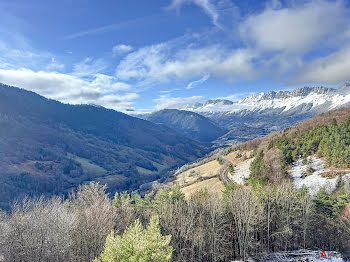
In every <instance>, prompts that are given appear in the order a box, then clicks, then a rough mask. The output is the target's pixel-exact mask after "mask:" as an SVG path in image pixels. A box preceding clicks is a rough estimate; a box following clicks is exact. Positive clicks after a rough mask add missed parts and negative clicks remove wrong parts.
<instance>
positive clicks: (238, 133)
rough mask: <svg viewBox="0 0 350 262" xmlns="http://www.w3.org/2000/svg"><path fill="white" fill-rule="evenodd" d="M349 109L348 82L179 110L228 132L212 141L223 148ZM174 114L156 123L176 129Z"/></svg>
mask: <svg viewBox="0 0 350 262" xmlns="http://www.w3.org/2000/svg"><path fill="white" fill-rule="evenodd" d="M346 106H350V84H349V83H345V84H344V85H343V86H342V87H340V88H338V89H335V88H327V87H323V86H315V87H302V88H297V89H295V90H292V91H270V92H268V93H260V94H254V95H251V96H248V97H246V98H244V99H241V100H238V101H230V100H226V99H214V100H208V101H207V102H205V103H193V104H188V105H186V106H184V107H183V108H180V109H181V110H182V111H189V112H192V113H196V114H199V115H202V116H203V117H206V118H208V120H211V122H212V123H213V124H215V126H216V128H219V129H221V130H226V133H225V134H223V135H221V136H219V133H216V134H217V135H218V136H217V137H216V138H215V139H213V140H212V141H211V142H212V143H213V144H215V145H216V146H223V145H229V144H233V143H237V142H244V141H247V140H250V139H253V138H256V137H261V136H264V135H266V134H268V133H271V132H274V131H279V130H282V129H284V128H287V127H289V126H292V125H295V124H297V123H299V122H301V121H303V120H305V119H308V118H310V117H313V116H316V115H318V114H320V113H323V112H327V111H329V110H333V109H337V108H340V107H346ZM171 113H173V114H175V115H176V114H178V111H171V112H169V111H167V117H166V118H164V119H163V120H162V119H160V118H157V119H156V122H158V123H163V124H165V125H168V126H169V127H171V126H173V125H174V123H169V121H171V120H169V119H172V118H174V117H173V116H170V114H171ZM158 114H163V113H157V112H155V113H152V114H151V116H150V117H149V120H151V121H153V117H152V115H158ZM182 114H185V113H184V112H183V113H182ZM191 128H193V130H196V129H198V126H190V127H188V128H187V129H186V131H184V130H181V129H179V128H178V129H177V130H178V131H179V132H181V133H182V134H184V135H187V136H188V134H191V132H190V130H189V129H191ZM189 137H191V136H189ZM213 137H214V136H213Z"/></svg>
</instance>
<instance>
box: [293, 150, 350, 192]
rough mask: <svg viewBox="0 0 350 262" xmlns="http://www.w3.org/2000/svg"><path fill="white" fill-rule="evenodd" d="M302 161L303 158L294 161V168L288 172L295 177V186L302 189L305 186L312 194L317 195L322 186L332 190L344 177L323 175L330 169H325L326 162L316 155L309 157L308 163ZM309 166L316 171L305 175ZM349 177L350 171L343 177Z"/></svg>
mask: <svg viewBox="0 0 350 262" xmlns="http://www.w3.org/2000/svg"><path fill="white" fill-rule="evenodd" d="M302 162H303V160H302V159H300V160H298V161H297V162H294V163H293V167H292V169H291V170H289V171H288V172H289V173H290V174H291V176H292V177H293V183H294V186H295V188H297V189H300V188H302V187H303V186H305V187H307V188H308V189H309V193H310V195H312V196H315V195H316V194H317V193H318V191H319V190H320V189H321V188H322V187H325V189H326V190H327V192H332V191H333V190H335V189H336V187H337V185H338V183H339V182H340V180H341V179H342V178H341V177H340V176H336V177H335V178H325V177H322V176H321V174H322V173H324V172H329V171H330V170H329V169H325V162H324V161H323V160H322V159H319V158H317V157H315V156H308V157H307V162H308V164H303V163H302ZM308 168H312V169H314V170H315V171H314V172H313V173H312V174H310V175H306V177H303V176H305V174H306V172H307V170H308ZM348 177H349V178H350V173H349V174H345V175H344V176H343V179H347V178H348Z"/></svg>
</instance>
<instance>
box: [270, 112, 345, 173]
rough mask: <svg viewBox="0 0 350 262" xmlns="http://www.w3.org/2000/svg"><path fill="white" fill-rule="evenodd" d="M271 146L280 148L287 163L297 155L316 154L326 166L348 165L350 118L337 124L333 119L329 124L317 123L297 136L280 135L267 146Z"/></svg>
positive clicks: (295, 158)
mask: <svg viewBox="0 0 350 262" xmlns="http://www.w3.org/2000/svg"><path fill="white" fill-rule="evenodd" d="M273 146H276V147H277V148H279V149H280V150H282V152H283V156H284V162H285V164H287V165H288V164H291V163H292V162H294V161H297V160H298V159H299V157H303V158H306V157H307V156H309V155H311V154H317V156H318V157H324V158H325V160H326V163H327V165H328V166H332V167H342V168H347V167H350V119H348V120H347V121H344V122H343V123H341V124H339V125H338V124H337V121H336V120H335V119H334V120H333V122H332V123H331V124H328V125H317V126H316V127H314V128H312V129H309V130H306V131H304V132H302V134H301V135H300V136H297V137H291V138H288V137H287V136H285V135H282V136H281V137H279V138H278V139H275V140H273V141H272V142H271V143H270V145H269V148H271V147H273Z"/></svg>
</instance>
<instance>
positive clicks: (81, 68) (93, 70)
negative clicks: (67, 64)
mask: <svg viewBox="0 0 350 262" xmlns="http://www.w3.org/2000/svg"><path fill="white" fill-rule="evenodd" d="M107 67H108V65H107V63H106V62H105V61H104V60H103V59H102V58H98V59H93V58H91V57H86V58H85V59H83V60H82V61H80V62H78V63H76V64H74V65H73V73H74V74H75V75H79V76H90V75H95V74H98V73H101V72H102V71H104V70H105V69H106V68H107Z"/></svg>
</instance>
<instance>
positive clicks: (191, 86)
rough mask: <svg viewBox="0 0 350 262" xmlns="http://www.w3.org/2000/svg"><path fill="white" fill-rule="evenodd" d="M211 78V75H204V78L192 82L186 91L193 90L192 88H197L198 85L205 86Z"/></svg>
mask: <svg viewBox="0 0 350 262" xmlns="http://www.w3.org/2000/svg"><path fill="white" fill-rule="evenodd" d="M209 77H210V74H206V75H204V76H203V77H202V78H200V79H198V80H195V81H192V82H190V83H189V84H188V85H187V86H186V89H192V88H194V87H195V86H197V85H201V84H203V83H204V82H205V81H207V80H208V79H209Z"/></svg>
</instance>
